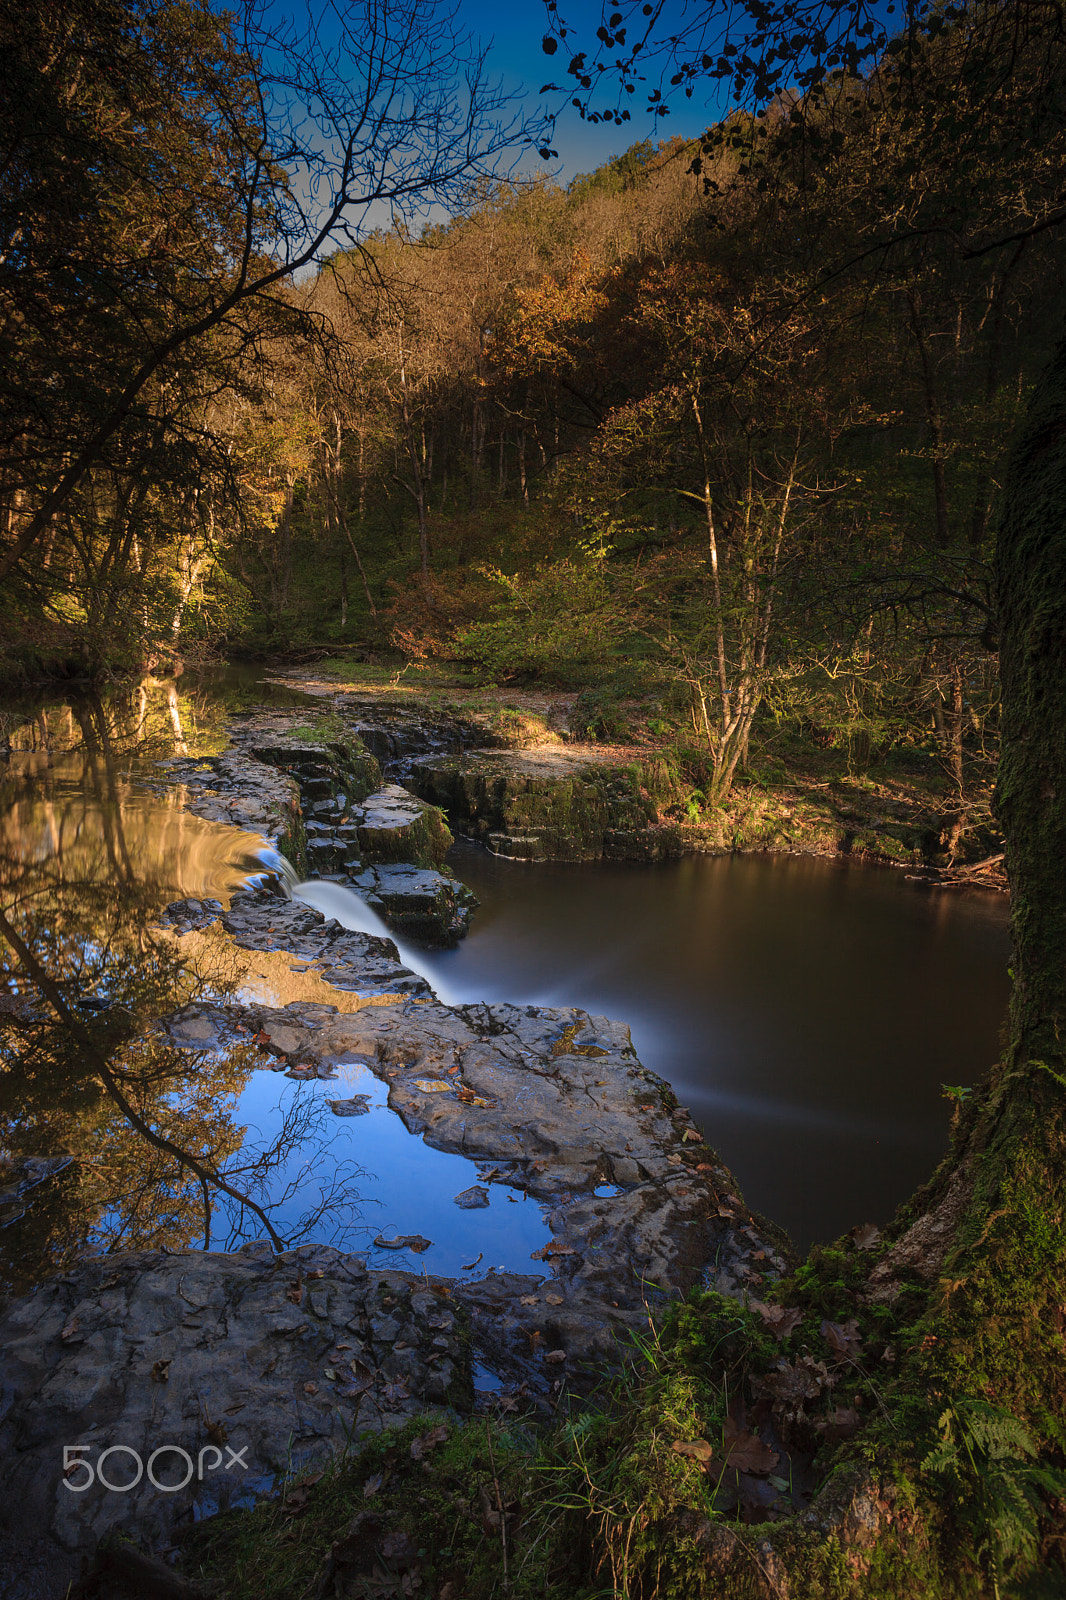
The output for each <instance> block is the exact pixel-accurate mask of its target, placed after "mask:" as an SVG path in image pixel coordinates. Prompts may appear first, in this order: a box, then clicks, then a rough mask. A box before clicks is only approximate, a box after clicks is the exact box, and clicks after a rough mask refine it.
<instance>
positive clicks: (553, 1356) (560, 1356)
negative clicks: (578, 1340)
mask: <svg viewBox="0 0 1066 1600" xmlns="http://www.w3.org/2000/svg"><path fill="white" fill-rule="evenodd" d="M544 1359H545V1361H549V1362H550V1363H551V1365H552V1366H553V1367H558V1366H561V1365H562V1363H563V1362H564V1361H565V1360H566V1351H565V1350H546V1351H545V1353H544Z"/></svg>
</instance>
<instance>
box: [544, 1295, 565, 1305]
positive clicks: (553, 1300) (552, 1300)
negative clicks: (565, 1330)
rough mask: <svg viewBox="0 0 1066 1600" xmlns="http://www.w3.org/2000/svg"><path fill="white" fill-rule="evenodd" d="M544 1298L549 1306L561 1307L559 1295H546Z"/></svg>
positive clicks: (561, 1298) (561, 1299)
mask: <svg viewBox="0 0 1066 1600" xmlns="http://www.w3.org/2000/svg"><path fill="white" fill-rule="evenodd" d="M544 1298H545V1300H546V1301H547V1302H548V1304H549V1305H550V1306H561V1305H562V1303H563V1297H562V1295H561V1294H546V1295H545V1296H544Z"/></svg>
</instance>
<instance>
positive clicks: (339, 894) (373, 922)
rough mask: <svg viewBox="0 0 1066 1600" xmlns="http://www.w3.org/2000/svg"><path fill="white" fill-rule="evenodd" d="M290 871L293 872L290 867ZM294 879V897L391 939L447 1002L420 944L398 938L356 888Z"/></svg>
mask: <svg viewBox="0 0 1066 1600" xmlns="http://www.w3.org/2000/svg"><path fill="white" fill-rule="evenodd" d="M286 865H288V863H287V862H286ZM289 870H290V872H291V871H292V869H291V867H290V868H289ZM293 880H294V881H293V884H292V889H291V897H292V899H293V900H299V901H301V902H302V903H303V904H304V905H308V906H313V907H314V908H315V910H316V911H321V912H322V915H323V916H324V917H327V918H329V917H332V918H334V919H335V920H336V921H337V922H339V923H340V925H341V927H342V928H348V929H350V931H351V932H352V933H369V934H372V935H373V936H374V937H375V938H377V939H391V940H392V942H393V944H394V945H395V946H396V949H397V950H398V951H399V955H400V960H401V961H402V962H403V964H404V966H405V967H409V968H410V970H411V971H412V972H417V973H418V975H419V977H421V978H425V979H426V981H427V983H430V984H432V986H433V988H434V990H435V991H436V993H437V994H438V995H439V996H440V998H441V999H442V1000H444V1001H445V1002H447V1001H448V999H449V996H448V994H447V992H446V989H445V986H443V985H442V984H441V982H440V979H439V977H438V976H437V975H435V974H434V973H433V972H432V971H431V969H430V966H429V963H428V962H427V961H425V959H424V952H423V951H422V950H420V949H419V947H418V945H413V944H408V943H407V941H406V940H405V939H401V938H399V937H398V936H397V935H396V934H395V933H394V932H393V931H392V929H391V928H389V927H388V926H387V925H386V924H385V923H384V922H383V921H382V920H381V918H380V917H379V916H378V914H377V912H376V911H372V910H371V908H370V907H369V906H368V905H367V903H366V901H365V900H363V899H362V898H361V897H360V896H359V895H358V894H356V892H355V890H354V889H351V888H349V887H348V885H347V884H344V883H332V882H330V880H329V879H326V878H308V879H305V880H303V881H299V880H297V879H296V877H295V874H293Z"/></svg>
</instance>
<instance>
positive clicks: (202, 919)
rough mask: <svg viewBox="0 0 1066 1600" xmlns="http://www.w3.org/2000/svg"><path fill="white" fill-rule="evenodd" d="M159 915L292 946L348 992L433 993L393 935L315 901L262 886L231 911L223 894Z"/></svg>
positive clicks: (254, 942) (253, 946) (182, 924)
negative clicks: (355, 924) (361, 926)
mask: <svg viewBox="0 0 1066 1600" xmlns="http://www.w3.org/2000/svg"><path fill="white" fill-rule="evenodd" d="M159 920H160V922H162V923H163V924H164V926H169V927H173V928H175V929H177V930H178V932H182V933H184V932H188V931H190V930H192V929H204V928H208V927H210V926H211V924H212V923H213V922H215V921H219V922H221V925H222V927H223V928H224V929H225V931H226V933H228V934H229V935H230V936H231V937H232V939H233V940H234V943H236V944H237V945H239V946H240V947H241V949H242V950H284V951H287V952H289V953H290V954H291V955H294V956H298V957H301V958H302V959H303V960H305V961H307V962H308V963H313V965H314V969H315V971H316V972H317V973H318V974H319V975H320V976H321V977H323V978H324V979H326V980H327V982H328V983H329V984H331V985H332V987H333V988H335V989H340V990H343V991H345V992H347V993H355V994H363V995H384V994H390V995H391V994H395V995H404V994H417V995H424V996H426V997H427V998H428V997H429V996H431V995H432V993H433V991H432V989H431V988H430V986H429V984H428V983H427V982H426V980H425V978H423V977H421V976H420V975H419V974H418V973H417V972H412V971H411V970H410V968H409V967H405V966H403V964H402V963H401V961H400V956H399V951H398V950H397V949H396V946H395V945H394V944H393V942H392V940H391V939H382V938H378V937H377V936H376V935H375V934H372V933H355V932H353V931H352V930H351V929H349V928H345V927H342V925H341V924H340V923H339V922H337V921H335V920H334V919H332V918H330V919H329V920H328V921H327V919H326V918H325V917H324V916H323V915H322V913H321V911H316V910H315V909H314V907H313V906H307V905H302V904H301V903H300V902H299V901H297V900H283V899H281V898H280V897H279V896H278V895H276V894H271V893H269V892H268V891H265V890H262V889H244V890H238V891H237V892H236V893H235V894H234V895H233V896H232V898H231V901H230V907H229V910H228V911H222V910H221V908H220V907H219V905H218V902H217V900H204V901H199V900H176V901H174V902H173V903H172V904H171V905H169V906H168V907H167V908H166V910H165V911H164V912H163V913H162V915H161V916H160V919H159Z"/></svg>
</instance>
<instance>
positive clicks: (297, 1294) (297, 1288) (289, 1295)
mask: <svg viewBox="0 0 1066 1600" xmlns="http://www.w3.org/2000/svg"><path fill="white" fill-rule="evenodd" d="M303 1297H304V1286H303V1284H302V1283H301V1282H300V1280H299V1278H297V1280H296V1282H295V1283H293V1284H290V1286H289V1288H287V1289H286V1290H285V1298H286V1300H291V1301H292V1303H293V1305H294V1306H298V1305H299V1304H300V1301H301V1300H302V1299H303Z"/></svg>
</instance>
